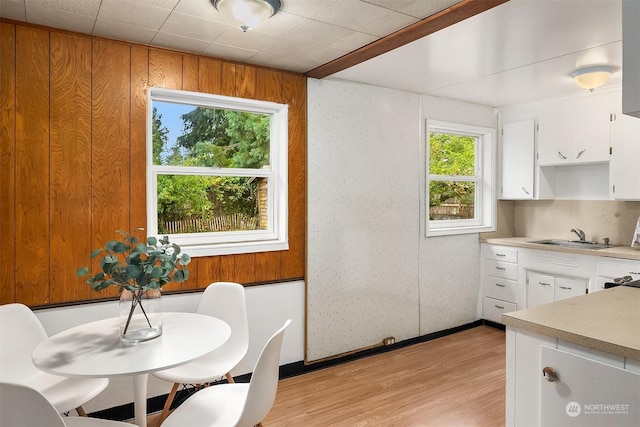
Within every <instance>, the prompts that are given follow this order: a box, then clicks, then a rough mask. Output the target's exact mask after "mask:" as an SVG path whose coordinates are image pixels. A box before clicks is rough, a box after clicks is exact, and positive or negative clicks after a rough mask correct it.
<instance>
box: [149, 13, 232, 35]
mask: <svg viewBox="0 0 640 427" xmlns="http://www.w3.org/2000/svg"><path fill="white" fill-rule="evenodd" d="M228 28H230V27H229V26H228V25H227V24H223V23H220V22H215V21H210V20H208V19H204V18H198V17H196V16H192V15H185V14H183V13H178V12H173V13H172V14H171V15H170V16H169V17H168V18H167V20H166V21H165V23H164V24H162V27H160V31H162V32H163V33H170V34H179V35H181V36H183V37H189V38H193V39H199V40H208V41H209V42H212V41H213V40H215V39H216V38H217V37H219V36H220V35H221V34H222V33H223V32H224V31H225V30H227V29H228Z"/></svg>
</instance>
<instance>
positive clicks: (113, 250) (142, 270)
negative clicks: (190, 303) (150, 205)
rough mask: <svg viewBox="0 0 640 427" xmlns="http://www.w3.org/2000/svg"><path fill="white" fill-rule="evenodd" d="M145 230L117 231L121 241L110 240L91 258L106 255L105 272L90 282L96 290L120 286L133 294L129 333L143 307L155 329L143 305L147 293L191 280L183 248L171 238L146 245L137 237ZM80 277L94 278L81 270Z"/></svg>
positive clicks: (150, 239) (97, 274)
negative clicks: (138, 310)
mask: <svg viewBox="0 0 640 427" xmlns="http://www.w3.org/2000/svg"><path fill="white" fill-rule="evenodd" d="M143 230H144V229H143V228H136V229H134V230H133V232H132V233H131V234H130V233H127V232H126V231H122V230H117V231H116V233H118V234H120V235H122V237H121V238H120V240H109V241H108V242H107V243H106V244H105V245H104V247H103V248H100V249H95V250H93V251H92V252H91V255H90V258H91V259H94V258H96V257H97V256H99V255H102V258H100V269H101V271H99V272H97V273H96V274H94V275H92V276H90V277H89V279H87V283H88V284H89V285H91V288H92V289H93V290H96V291H101V290H103V289H106V288H107V287H109V286H117V287H118V288H119V291H120V292H122V291H123V290H125V289H126V290H128V291H131V292H132V294H133V298H132V300H131V309H130V312H129V318H128V319H127V326H126V327H125V333H126V330H127V328H128V325H129V321H130V320H131V316H132V315H133V312H134V311H135V309H136V307H137V306H140V308H141V309H142V311H143V313H144V315H145V317H146V319H147V323H149V326H151V324H150V322H149V318H148V317H147V314H146V312H145V311H144V308H143V307H142V305H141V302H142V295H143V291H149V290H153V289H161V288H162V287H163V286H164V285H166V284H167V283H169V282H171V281H173V282H184V281H185V280H187V278H188V277H189V270H188V269H187V267H186V266H187V264H189V262H190V261H191V257H190V256H189V255H188V254H186V253H182V252H181V250H180V246H178V245H177V244H175V243H171V242H169V238H168V237H167V236H164V237H162V238H160V239H157V238H155V237H148V238H147V240H146V242H141V241H140V239H138V238H137V237H136V236H135V234H136V232H138V231H143ZM76 274H77V275H78V277H83V276H87V275H90V273H89V268H87V267H81V268H79V269H78V270H77V271H76Z"/></svg>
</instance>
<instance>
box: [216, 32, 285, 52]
mask: <svg viewBox="0 0 640 427" xmlns="http://www.w3.org/2000/svg"><path fill="white" fill-rule="evenodd" d="M276 40H277V37H275V36H270V35H268V34H262V33H258V32H255V31H247V32H246V33H245V32H243V31H242V30H241V29H240V28H232V27H229V26H227V29H226V30H225V31H224V32H223V33H222V34H221V35H220V36H219V37H218V38H216V39H215V40H212V41H215V42H216V43H218V44H224V45H227V46H234V47H240V48H243V49H252V50H262V49H264V48H265V47H266V46H268V45H269V44H271V43H273V42H275V41H276Z"/></svg>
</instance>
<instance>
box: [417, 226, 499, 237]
mask: <svg viewBox="0 0 640 427" xmlns="http://www.w3.org/2000/svg"><path fill="white" fill-rule="evenodd" d="M490 231H496V227H495V226H493V225H474V226H469V227H449V228H446V227H443V228H430V229H428V230H427V237H436V236H453V235H456V234H473V233H487V232H490Z"/></svg>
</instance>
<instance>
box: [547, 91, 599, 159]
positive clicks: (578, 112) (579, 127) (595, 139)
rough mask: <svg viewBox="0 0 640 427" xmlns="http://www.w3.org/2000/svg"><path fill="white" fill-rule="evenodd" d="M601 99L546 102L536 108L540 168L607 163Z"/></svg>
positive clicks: (587, 97)
mask: <svg viewBox="0 0 640 427" xmlns="http://www.w3.org/2000/svg"><path fill="white" fill-rule="evenodd" d="M603 101H604V99H603V97H602V96H598V95H594V94H589V96H582V97H579V98H568V99H561V100H555V101H554V102H547V103H545V104H544V106H541V107H542V108H539V109H538V116H537V117H538V126H539V127H538V162H539V164H540V165H541V166H551V165H570V164H580V163H595V162H608V161H609V114H610V111H611V107H610V105H609V103H608V102H603Z"/></svg>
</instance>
